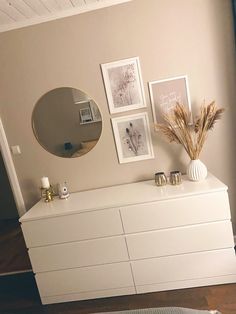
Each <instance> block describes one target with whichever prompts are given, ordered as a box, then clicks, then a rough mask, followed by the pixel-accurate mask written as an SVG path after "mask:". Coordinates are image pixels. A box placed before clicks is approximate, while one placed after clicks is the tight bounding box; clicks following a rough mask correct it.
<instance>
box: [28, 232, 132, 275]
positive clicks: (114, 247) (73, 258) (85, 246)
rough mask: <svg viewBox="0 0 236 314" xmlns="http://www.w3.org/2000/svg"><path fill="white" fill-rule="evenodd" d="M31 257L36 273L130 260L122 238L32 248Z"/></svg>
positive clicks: (30, 250)
mask: <svg viewBox="0 0 236 314" xmlns="http://www.w3.org/2000/svg"><path fill="white" fill-rule="evenodd" d="M29 255H30V260H31V263H32V265H33V271H34V272H35V273H36V272H44V271H52V270H59V269H67V268H75V267H81V266H90V265H98V264H105V263H112V262H123V261H128V259H129V258H128V252H127V247H126V243H125V239H124V237H121V236H118V237H114V238H102V239H95V240H87V241H80V242H71V243H64V244H56V245H50V246H45V247H36V248H31V249H29Z"/></svg>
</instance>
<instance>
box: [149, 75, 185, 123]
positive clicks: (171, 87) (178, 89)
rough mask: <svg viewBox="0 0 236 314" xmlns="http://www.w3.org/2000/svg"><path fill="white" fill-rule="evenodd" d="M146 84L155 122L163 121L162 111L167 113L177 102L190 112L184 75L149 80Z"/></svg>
mask: <svg viewBox="0 0 236 314" xmlns="http://www.w3.org/2000/svg"><path fill="white" fill-rule="evenodd" d="M148 85H149V92H150V98H151V104H152V111H153V119H154V122H155V123H163V122H164V121H163V118H162V113H168V112H169V111H170V110H171V109H172V108H173V107H174V106H175V105H176V103H177V102H179V103H181V104H183V105H185V106H186V108H187V109H188V110H189V111H190V112H191V104H190V96H189V87H188V79H187V76H186V75H184V76H178V77H174V78H170V79H166V80H160V81H153V82H149V83H148ZM190 122H191V121H190Z"/></svg>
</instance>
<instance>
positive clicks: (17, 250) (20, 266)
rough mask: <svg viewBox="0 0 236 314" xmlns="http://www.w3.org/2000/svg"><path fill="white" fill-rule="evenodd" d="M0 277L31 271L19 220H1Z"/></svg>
mask: <svg viewBox="0 0 236 314" xmlns="http://www.w3.org/2000/svg"><path fill="white" fill-rule="evenodd" d="M0 252H1V253H0V275H2V274H6V273H11V272H18V271H25V270H30V269H31V264H30V260H29V256H28V253H27V248H26V246H25V241H24V237H23V234H22V231H21V227H20V223H19V222H18V219H9V220H0Z"/></svg>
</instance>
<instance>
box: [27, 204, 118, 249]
mask: <svg viewBox="0 0 236 314" xmlns="http://www.w3.org/2000/svg"><path fill="white" fill-rule="evenodd" d="M22 230H23V234H24V237H25V240H26V245H27V247H28V248H30V247H37V246H43V245H50V244H56V243H65V242H70V241H79V240H87V239H93V238H98V237H105V236H113V235H120V234H123V228H122V223H121V219H120V214H119V210H117V209H109V210H99V211H93V212H87V213H80V214H75V215H68V216H60V217H55V218H48V219H39V220H34V221H26V222H24V223H22Z"/></svg>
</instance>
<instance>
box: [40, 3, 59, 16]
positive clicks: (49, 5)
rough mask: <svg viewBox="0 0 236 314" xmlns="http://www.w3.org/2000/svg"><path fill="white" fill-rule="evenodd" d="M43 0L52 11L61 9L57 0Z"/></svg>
mask: <svg viewBox="0 0 236 314" xmlns="http://www.w3.org/2000/svg"><path fill="white" fill-rule="evenodd" d="M41 2H42V3H43V5H44V6H45V7H46V8H47V9H48V10H49V11H50V12H53V13H54V12H58V11H60V7H59V5H58V3H57V2H56V1H55V0H41Z"/></svg>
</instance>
